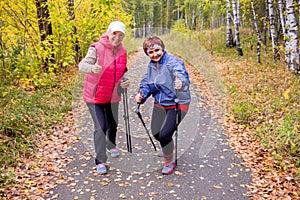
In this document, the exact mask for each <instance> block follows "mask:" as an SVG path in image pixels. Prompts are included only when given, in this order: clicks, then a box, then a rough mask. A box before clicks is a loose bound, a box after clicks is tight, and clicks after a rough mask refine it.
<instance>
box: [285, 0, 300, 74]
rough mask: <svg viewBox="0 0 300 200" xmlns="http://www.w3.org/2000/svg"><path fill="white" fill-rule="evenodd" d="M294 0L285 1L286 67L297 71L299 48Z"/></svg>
mask: <svg viewBox="0 0 300 200" xmlns="http://www.w3.org/2000/svg"><path fill="white" fill-rule="evenodd" d="M294 6H295V2H294V1H293V0H287V1H286V11H287V23H286V24H287V27H288V30H287V36H288V40H287V43H286V50H287V51H288V53H287V54H286V56H287V58H286V62H287V69H289V70H291V71H293V72H295V71H299V69H300V68H299V48H298V24H297V19H296V11H295V7H294Z"/></svg>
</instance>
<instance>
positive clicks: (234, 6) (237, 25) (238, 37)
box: [232, 1, 243, 56]
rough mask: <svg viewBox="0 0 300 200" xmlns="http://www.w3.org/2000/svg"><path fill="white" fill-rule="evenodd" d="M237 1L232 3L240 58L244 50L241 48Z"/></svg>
mask: <svg viewBox="0 0 300 200" xmlns="http://www.w3.org/2000/svg"><path fill="white" fill-rule="evenodd" d="M236 9H237V7H236V1H232V10H233V21H234V35H235V43H236V50H237V52H238V55H239V56H243V50H242V48H241V43H240V32H239V23H238V19H237V12H236Z"/></svg>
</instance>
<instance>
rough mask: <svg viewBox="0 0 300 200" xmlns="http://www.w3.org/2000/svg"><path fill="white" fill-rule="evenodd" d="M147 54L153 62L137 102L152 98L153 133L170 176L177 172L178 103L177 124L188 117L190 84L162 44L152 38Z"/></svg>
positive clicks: (180, 65) (181, 65) (145, 46)
mask: <svg viewBox="0 0 300 200" xmlns="http://www.w3.org/2000/svg"><path fill="white" fill-rule="evenodd" d="M143 49H144V52H145V54H146V55H147V56H148V57H149V58H150V59H151V61H150V62H149V65H148V69H147V73H146V74H145V75H144V76H143V78H142V80H141V81H140V87H139V91H138V93H137V95H136V96H135V100H136V102H137V103H141V104H142V103H144V102H145V101H146V100H147V98H148V97H149V96H151V95H152V96H153V98H154V106H153V111H152V118H151V119H152V120H151V132H152V134H153V136H154V137H155V139H156V140H158V141H159V143H160V145H161V147H162V152H163V157H164V161H165V165H164V167H163V169H162V173H163V174H171V173H172V172H173V171H174V169H175V168H176V164H175V162H174V155H173V154H174V153H173V150H174V142H173V139H172V136H173V134H174V132H175V130H176V102H175V99H177V100H178V123H180V121H181V120H182V119H183V118H184V116H185V115H186V113H187V111H188V109H189V104H190V99H191V97H190V91H189V87H190V81H189V75H188V73H187V70H186V68H185V65H184V62H183V61H182V60H181V59H179V58H177V57H176V56H174V55H171V54H169V53H167V52H166V51H165V46H164V43H163V41H162V40H161V39H160V38H159V37H157V36H153V37H149V38H147V39H146V40H145V41H144V43H143Z"/></svg>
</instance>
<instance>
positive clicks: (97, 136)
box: [87, 103, 119, 165]
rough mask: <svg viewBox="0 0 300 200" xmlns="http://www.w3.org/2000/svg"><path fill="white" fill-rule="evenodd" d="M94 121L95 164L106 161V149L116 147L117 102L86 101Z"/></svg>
mask: <svg viewBox="0 0 300 200" xmlns="http://www.w3.org/2000/svg"><path fill="white" fill-rule="evenodd" d="M87 106H88V108H89V111H90V113H91V116H92V118H93V122H94V146H95V152H96V158H95V162H96V165H98V164H100V163H105V162H106V161H107V154H106V149H109V150H110V149H112V148H115V147H116V134H117V125H118V108H119V103H107V104H91V103H87Z"/></svg>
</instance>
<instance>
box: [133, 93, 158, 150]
mask: <svg viewBox="0 0 300 200" xmlns="http://www.w3.org/2000/svg"><path fill="white" fill-rule="evenodd" d="M141 92H142V91H140V93H141ZM140 105H141V104H140V103H138V106H137V108H136V110H135V112H136V114H137V115H138V117H139V118H140V120H141V122H142V124H143V126H144V128H145V130H146V133H147V135H148V137H149V139H150V141H151V143H152V146H153V148H154V150H155V151H156V146H155V144H154V142H153V140H152V138H151V136H150V133H149V130H148V129H147V127H146V124H145V122H144V120H143V118H142V115H141V112H140Z"/></svg>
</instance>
